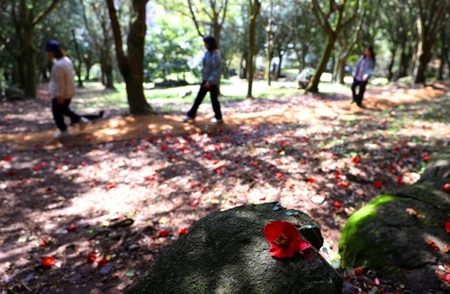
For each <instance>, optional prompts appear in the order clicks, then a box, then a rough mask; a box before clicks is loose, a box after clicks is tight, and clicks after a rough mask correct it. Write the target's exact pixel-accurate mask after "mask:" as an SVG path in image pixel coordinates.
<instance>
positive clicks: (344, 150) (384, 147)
mask: <svg viewBox="0 0 450 294" xmlns="http://www.w3.org/2000/svg"><path fill="white" fill-rule="evenodd" d="M420 91H422V90H420ZM426 91H428V92H426V93H428V94H429V95H436V96H437V95H441V96H442V94H443V93H442V92H441V90H436V91H432V90H429V89H428V88H427V90H426ZM414 93H415V92H414ZM420 93H425V92H420ZM372 95H375V94H371V93H370V92H369V93H368V97H369V98H368V100H367V102H366V103H367V105H368V108H366V109H360V108H358V107H356V106H354V105H351V104H350V103H349V101H348V100H344V99H343V98H342V97H341V98H342V99H341V98H338V99H337V100H336V101H334V100H332V99H331V97H328V98H327V97H325V98H324V99H320V97H321V96H320V95H319V96H317V95H311V96H308V98H305V97H307V96H306V95H305V96H304V97H303V96H302V97H295V98H291V99H290V100H291V103H292V104H286V105H285V104H283V103H282V102H283V101H284V100H277V102H273V103H275V105H276V106H277V107H274V106H273V105H271V104H270V101H269V102H267V101H263V100H261V101H260V100H258V101H248V102H245V104H246V107H249V108H251V107H252V105H257V104H258V105H259V106H260V107H261V110H260V111H258V112H255V113H252V112H249V111H246V112H239V111H237V112H236V113H232V112H231V110H232V108H231V107H229V108H228V109H226V110H227V112H228V116H225V120H226V123H225V124H223V125H219V126H213V125H211V123H210V122H209V119H210V116H209V115H203V114H202V115H200V116H199V117H198V120H197V122H196V123H195V124H194V125H191V124H184V123H182V122H181V117H180V116H177V115H159V116H155V115H154V116H139V117H134V118H133V117H114V118H111V119H107V120H100V121H98V122H96V123H94V124H92V125H91V126H89V127H88V128H87V129H86V130H85V131H83V132H79V131H78V130H76V129H74V130H73V133H74V135H73V137H72V138H69V139H67V140H64V141H56V140H54V139H53V138H52V135H53V133H54V131H53V130H45V129H44V130H41V131H38V132H35V133H32V134H30V133H13V134H2V135H0V142H1V143H2V144H1V147H0V148H1V149H0V151H1V152H2V153H1V154H2V158H0V185H1V186H0V201H1V203H2V206H1V208H0V266H1V267H0V270H1V271H5V272H7V273H8V281H26V283H27V285H28V286H29V287H31V288H32V289H33V290H35V289H39V287H50V288H51V287H53V288H51V289H53V290H54V289H56V288H59V290H60V291H61V290H63V289H65V290H66V292H67V290H68V289H76V290H79V289H78V288H75V285H81V284H87V285H88V286H86V287H87V288H89V289H93V288H95V287H97V286H95V285H97V284H102V287H103V286H105V285H104V284H103V282H104V283H111V285H113V286H111V287H119V288H121V289H125V288H126V287H127V286H128V285H129V284H130V283H132V282H133V281H135V280H136V279H137V278H138V277H140V276H141V275H142V273H143V272H144V271H145V270H146V269H147V268H148V266H149V265H150V264H151V262H153V260H154V259H155V258H157V257H158V256H159V254H160V253H161V252H162V251H163V250H164V248H166V247H167V246H170V245H171V244H172V242H173V241H175V240H176V239H177V238H178V236H179V234H178V231H179V229H182V228H189V226H191V225H192V224H193V223H194V222H195V221H196V220H198V219H199V218H201V217H203V216H206V215H207V214H209V213H211V212H214V211H219V210H223V209H228V208H232V207H235V206H239V205H243V204H247V203H262V202H272V201H279V202H280V203H281V204H282V205H284V206H286V207H289V208H292V209H299V210H302V211H304V212H305V213H307V214H309V215H311V216H312V218H313V219H314V220H315V221H317V222H318V223H319V224H320V226H321V230H322V232H323V235H324V237H325V240H326V243H325V248H327V250H328V251H327V252H328V253H329V254H330V256H332V258H331V261H333V262H334V261H338V260H339V258H338V257H337V242H338V239H339V236H340V229H341V228H342V226H343V225H344V224H345V222H346V220H347V218H348V217H349V215H351V214H352V213H353V212H354V211H355V210H357V209H358V208H360V207H362V206H363V205H365V204H366V203H367V202H369V201H370V200H372V199H373V198H374V197H375V196H376V195H378V194H380V193H383V192H385V191H392V190H395V189H396V188H398V187H400V186H401V185H404V184H410V183H413V182H415V181H417V180H418V177H419V176H420V173H421V171H422V170H423V169H424V167H425V165H426V163H427V161H428V160H429V156H430V155H432V154H434V153H435V152H438V151H439V150H442V148H446V147H445V146H446V143H447V141H448V139H450V128H449V126H448V125H447V124H446V123H445V122H442V121H440V119H441V118H442V116H440V114H439V111H437V110H436V109H446V108H447V106H448V103H449V102H448V99H447V98H446V97H441V98H433V99H434V101H433V102H434V103H433V104H431V105H430V103H429V101H430V100H429V99H430V97H421V98H420V99H418V98H417V97H416V96H414V95H415V94H414V95H413V94H411V96H408V97H416V98H411V99H416V101H415V102H414V103H413V104H410V105H404V106H399V107H396V108H387V106H386V105H385V104H383V105H384V106H383V107H384V108H383V109H384V110H383V111H378V110H377V111H374V110H371V109H370V105H371V103H374V102H373V101H374V99H375V98H373V97H372ZM302 99H305V100H306V99H309V100H308V102H307V104H302V103H303V102H304V101H303V100H302ZM402 99H403V98H402ZM405 99H406V98H405ZM408 99H409V98H408ZM420 100H423V101H420ZM396 101H397V100H396ZM402 101H403V100H402ZM411 101H412V100H411ZM411 101H410V102H411ZM243 104H244V102H242V104H236V105H243ZM261 105H262V106H261ZM301 105H303V106H301ZM278 106H280V107H278ZM432 106H434V107H436V108H435V109H432V108H430V107H432ZM208 107H210V106H209V105H208ZM443 115H444V117H445V113H443ZM7 156H10V158H8V157H7ZM374 181H380V183H381V186H375V185H374ZM127 219H132V220H133V223H132V224H125V225H123V226H114V225H115V224H117V223H119V224H121V221H123V220H127ZM71 224H75V225H76V227H77V229H76V230H75V231H68V228H69V226H70V225H71ZM165 229H167V230H168V231H169V237H167V238H160V237H158V231H160V230H165ZM43 240H46V241H51V242H52V243H51V244H50V245H48V246H43V247H42V246H41V244H42V242H43ZM92 252H96V253H98V254H104V255H106V256H108V258H109V260H108V263H107V264H109V265H112V266H111V268H109V269H110V272H108V273H107V274H101V273H100V271H101V269H99V268H95V267H92V266H90V265H89V266H88V265H86V256H87V255H88V254H89V253H92ZM45 255H51V256H54V257H55V258H56V259H57V261H58V262H59V267H57V268H54V269H51V270H48V271H46V270H44V269H42V268H40V267H39V266H38V265H39V264H40V260H41V258H42V257H43V256H45ZM107 269H108V268H107ZM130 270H134V274H133V275H132V276H127V275H126V273H128V272H129V271H130ZM75 273H76V274H75ZM42 277H46V279H50V280H61V281H63V282H62V283H57V284H51V283H47V284H45V281H43V280H42V279H43V278H42ZM2 279H3V280H2V281H4V279H6V278H3V277H2ZM42 283H43V284H44V286H42ZM99 287H100V286H99ZM87 288H86V289H87ZM47 289H49V288H47ZM76 290H75V291H76ZM83 290H84V289H83ZM67 293H69V292H67Z"/></svg>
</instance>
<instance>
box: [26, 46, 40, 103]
mask: <svg viewBox="0 0 450 294" xmlns="http://www.w3.org/2000/svg"><path fill="white" fill-rule="evenodd" d="M24 58H25V68H26V69H25V75H26V80H25V84H24V91H25V97H29V98H35V97H36V94H37V87H36V83H37V65H36V50H34V48H33V45H32V44H30V45H26V47H25V48H24Z"/></svg>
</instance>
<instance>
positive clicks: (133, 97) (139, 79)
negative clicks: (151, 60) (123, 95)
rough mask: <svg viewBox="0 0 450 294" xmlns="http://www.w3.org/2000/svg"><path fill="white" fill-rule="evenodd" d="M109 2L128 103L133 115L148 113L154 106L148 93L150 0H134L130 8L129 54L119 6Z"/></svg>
mask: <svg viewBox="0 0 450 294" xmlns="http://www.w3.org/2000/svg"><path fill="white" fill-rule="evenodd" d="M106 2H107V4H108V10H109V15H110V18H111V26H112V29H113V32H114V41H115V44H116V55H117V61H118V63H119V69H120V73H121V74H122V76H123V79H124V81H125V85H126V89H127V98H128V105H129V107H130V113H131V114H135V115H137V114H148V113H150V112H151V110H152V109H151V107H150V105H149V104H148V103H147V101H146V100H145V95H144V84H143V83H144V43H145V31H146V29H147V26H146V23H145V21H146V10H145V5H146V4H147V2H148V0H132V1H131V2H132V3H131V9H130V14H131V15H130V19H131V23H130V28H129V33H128V38H127V49H128V54H127V55H125V53H124V51H123V44H122V33H121V29H120V25H119V21H118V20H117V13H116V8H115V7H114V1H113V0H106Z"/></svg>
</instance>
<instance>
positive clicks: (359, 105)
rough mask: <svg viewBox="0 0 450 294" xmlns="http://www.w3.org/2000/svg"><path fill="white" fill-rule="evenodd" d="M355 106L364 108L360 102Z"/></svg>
mask: <svg viewBox="0 0 450 294" xmlns="http://www.w3.org/2000/svg"><path fill="white" fill-rule="evenodd" d="M356 105H358V107H359V108H364V106H362V104H361V102H359V103H358V102H357V103H356Z"/></svg>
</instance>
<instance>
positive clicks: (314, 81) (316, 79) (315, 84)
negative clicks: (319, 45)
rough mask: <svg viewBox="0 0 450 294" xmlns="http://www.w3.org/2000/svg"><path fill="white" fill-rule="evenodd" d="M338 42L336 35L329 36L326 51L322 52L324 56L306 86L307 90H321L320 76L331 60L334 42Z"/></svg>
mask: <svg viewBox="0 0 450 294" xmlns="http://www.w3.org/2000/svg"><path fill="white" fill-rule="evenodd" d="M335 42H336V36H335V35H332V36H328V42H327V45H326V47H325V51H324V52H323V54H322V58H321V59H320V62H319V65H318V66H317V69H316V72H315V73H314V75H313V76H312V78H311V80H310V81H309V84H308V86H307V87H306V91H307V92H313V93H315V92H318V91H319V83H320V77H321V76H322V74H323V73H324V72H325V70H326V67H327V63H328V61H329V60H330V56H331V53H332V52H333V48H334V43H335Z"/></svg>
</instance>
